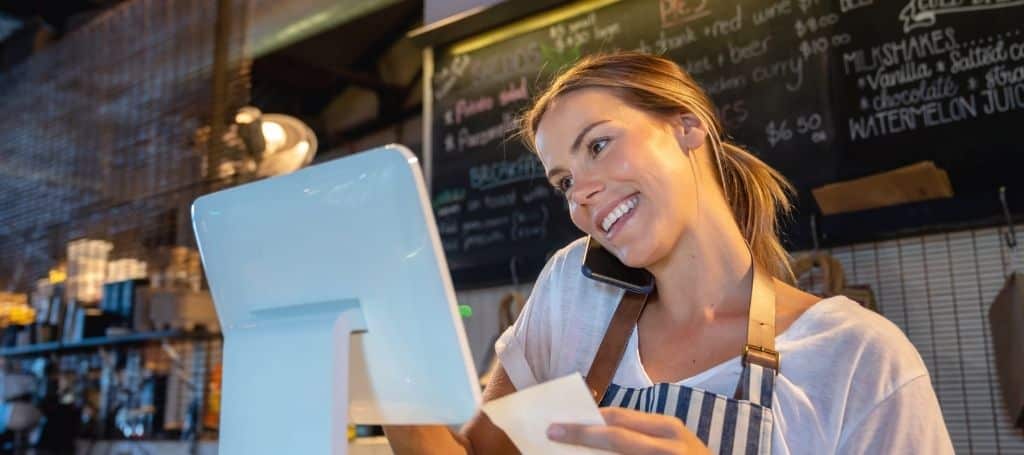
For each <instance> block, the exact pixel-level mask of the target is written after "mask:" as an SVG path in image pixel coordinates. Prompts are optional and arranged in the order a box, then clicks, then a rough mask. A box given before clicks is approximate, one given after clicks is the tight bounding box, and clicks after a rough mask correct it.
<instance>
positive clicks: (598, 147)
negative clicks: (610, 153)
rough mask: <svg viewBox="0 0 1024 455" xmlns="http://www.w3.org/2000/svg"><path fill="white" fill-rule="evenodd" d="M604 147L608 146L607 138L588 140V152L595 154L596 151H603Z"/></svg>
mask: <svg viewBox="0 0 1024 455" xmlns="http://www.w3.org/2000/svg"><path fill="white" fill-rule="evenodd" d="M605 147H608V139H607V138H600V139H594V140H593V141H591V142H590V154H591V155H597V154H598V153H601V152H603V151H604V149H605Z"/></svg>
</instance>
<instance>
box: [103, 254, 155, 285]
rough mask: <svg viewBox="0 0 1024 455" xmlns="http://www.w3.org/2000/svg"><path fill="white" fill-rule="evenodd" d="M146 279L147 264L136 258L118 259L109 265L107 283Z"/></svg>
mask: <svg viewBox="0 0 1024 455" xmlns="http://www.w3.org/2000/svg"><path fill="white" fill-rule="evenodd" d="M145 277H146V262H145V261H140V260H138V259H134V258H125V259H116V260H113V261H110V263H109V264H107V277H106V282H107V283H117V282H119V281H127V280H134V279H137V278H145Z"/></svg>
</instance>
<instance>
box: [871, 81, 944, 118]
mask: <svg viewBox="0 0 1024 455" xmlns="http://www.w3.org/2000/svg"><path fill="white" fill-rule="evenodd" d="M958 91H959V86H958V85H957V83H956V81H954V80H953V78H952V77H949V76H942V77H938V78H936V79H934V80H930V81H920V82H919V83H918V85H917V86H915V87H912V88H908V89H904V90H896V91H893V92H890V91H889V90H888V89H886V88H883V89H882V92H881V93H879V94H877V95H875V96H873V97H872V98H871V101H870V103H869V105H870V106H871V107H872V108H873V109H874V110H876V111H886V110H890V109H893V108H897V107H903V106H910V105H915V104H920V103H925V102H929V101H935V100H941V99H946V98H951V97H953V96H956V94H957V92H958Z"/></svg>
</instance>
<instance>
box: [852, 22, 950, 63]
mask: <svg viewBox="0 0 1024 455" xmlns="http://www.w3.org/2000/svg"><path fill="white" fill-rule="evenodd" d="M955 35H956V32H955V30H953V29H952V28H945V29H942V30H933V31H930V32H926V33H921V34H918V35H914V36H911V37H907V38H902V39H899V40H896V41H892V42H887V43H882V44H879V45H876V46H872V47H871V48H869V49H857V50H853V51H850V52H844V53H843V69H844V71H845V72H846V74H859V73H866V72H871V71H875V70H877V69H878V68H880V67H887V66H896V65H898V64H900V63H903V62H908V61H914V60H919V59H923V58H927V57H932V56H936V55H944V54H946V53H948V52H949V51H951V50H953V49H956V48H957V47H958V46H959V45H958V44H957V40H956V36H955Z"/></svg>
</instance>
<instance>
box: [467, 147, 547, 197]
mask: <svg viewBox="0 0 1024 455" xmlns="http://www.w3.org/2000/svg"><path fill="white" fill-rule="evenodd" d="M535 178H540V179H543V178H544V165H543V164H541V162H540V160H538V159H537V157H535V156H534V155H533V154H530V153H525V154H523V155H521V156H520V157H519V158H516V159H515V160H511V161H497V162H492V163H484V164H481V165H478V166H473V167H472V168H470V169H469V185H470V187H472V188H473V189H488V188H494V187H498V186H502V185H508V184H510V183H514V182H520V181H523V180H530V179H535Z"/></svg>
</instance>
